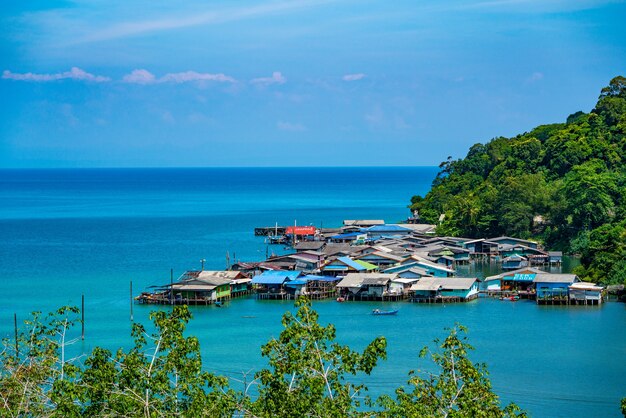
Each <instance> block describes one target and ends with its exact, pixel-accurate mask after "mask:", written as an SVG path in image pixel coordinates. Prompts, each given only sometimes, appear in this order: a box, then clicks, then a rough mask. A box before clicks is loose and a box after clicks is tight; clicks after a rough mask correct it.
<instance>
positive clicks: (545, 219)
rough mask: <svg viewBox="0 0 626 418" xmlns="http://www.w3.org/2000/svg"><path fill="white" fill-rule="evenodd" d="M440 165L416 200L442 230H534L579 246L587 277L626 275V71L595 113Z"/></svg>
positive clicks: (620, 278) (551, 244) (619, 279)
mask: <svg viewBox="0 0 626 418" xmlns="http://www.w3.org/2000/svg"><path fill="white" fill-rule="evenodd" d="M440 168H441V170H440V172H439V174H438V175H437V177H436V179H435V180H434V181H433V185H432V189H431V190H430V192H428V194H427V195H426V196H424V197H422V196H414V197H413V198H412V199H411V203H412V204H411V209H412V210H417V211H419V215H420V217H421V218H422V219H423V220H425V221H427V222H431V223H437V224H439V227H438V233H439V234H442V235H454V236H467V237H476V238H480V237H492V236H498V235H510V236H515V237H521V238H533V239H536V240H539V241H541V242H544V243H545V245H546V246H547V247H548V248H551V249H563V250H565V251H569V252H573V253H577V254H580V255H581V260H582V264H583V266H582V267H580V268H579V270H578V271H577V273H578V274H579V276H581V277H582V278H585V279H587V280H591V281H596V282H600V283H604V284H609V283H624V282H626V204H625V199H626V78H624V77H621V76H620V77H615V78H614V79H613V80H611V82H610V84H609V86H607V87H605V88H603V89H602V91H601V94H600V97H599V99H598V102H597V104H596V106H595V108H594V109H593V110H592V111H591V112H590V113H583V112H576V113H574V114H572V115H570V116H569V117H568V118H567V121H566V122H565V123H555V124H551V125H542V126H538V127H536V128H535V129H533V130H532V131H530V132H526V133H524V134H521V135H517V136H515V137H513V138H504V137H499V138H494V139H492V140H491V141H490V142H488V143H486V144H475V145H473V146H472V147H471V148H470V150H469V152H468V153H467V156H466V157H465V158H463V159H459V160H452V159H451V158H448V160H447V161H445V162H443V163H442V164H441V165H440ZM442 214H443V215H445V216H444V217H441V215H442ZM442 218H443V220H442Z"/></svg>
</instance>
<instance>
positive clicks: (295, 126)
mask: <svg viewBox="0 0 626 418" xmlns="http://www.w3.org/2000/svg"><path fill="white" fill-rule="evenodd" d="M276 127H277V128H278V129H279V130H281V131H289V132H302V131H306V127H305V126H304V125H301V124H299V123H290V122H282V121H281V122H278V123H277V124H276Z"/></svg>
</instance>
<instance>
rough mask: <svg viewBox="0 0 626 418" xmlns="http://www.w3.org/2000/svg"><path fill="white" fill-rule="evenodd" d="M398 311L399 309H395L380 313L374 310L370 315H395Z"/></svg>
mask: <svg viewBox="0 0 626 418" xmlns="http://www.w3.org/2000/svg"><path fill="white" fill-rule="evenodd" d="M398 311H399V309H396V310H395V311H381V310H380V309H374V310H373V311H372V315H395V314H397V313H398Z"/></svg>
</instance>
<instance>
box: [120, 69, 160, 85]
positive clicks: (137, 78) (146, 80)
mask: <svg viewBox="0 0 626 418" xmlns="http://www.w3.org/2000/svg"><path fill="white" fill-rule="evenodd" d="M122 81H124V83H133V84H152V83H156V81H157V80H156V77H155V76H154V74H152V73H151V72H150V71H148V70H133V71H132V72H131V73H130V74H126V75H125V76H124V77H123V78H122Z"/></svg>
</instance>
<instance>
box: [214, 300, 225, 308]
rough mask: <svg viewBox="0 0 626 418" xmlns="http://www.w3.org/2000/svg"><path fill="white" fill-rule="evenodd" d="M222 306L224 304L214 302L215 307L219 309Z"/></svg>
mask: <svg viewBox="0 0 626 418" xmlns="http://www.w3.org/2000/svg"><path fill="white" fill-rule="evenodd" d="M223 305H224V303H223V302H221V301H219V300H218V301H217V302H215V306H217V307H218V308H221V307H222V306H223Z"/></svg>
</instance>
